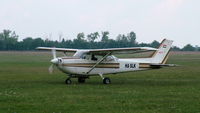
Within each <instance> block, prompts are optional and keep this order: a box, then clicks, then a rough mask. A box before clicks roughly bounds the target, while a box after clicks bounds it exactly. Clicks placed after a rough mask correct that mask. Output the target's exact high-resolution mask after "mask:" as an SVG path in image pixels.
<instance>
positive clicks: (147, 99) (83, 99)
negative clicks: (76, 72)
mask: <svg viewBox="0 0 200 113" xmlns="http://www.w3.org/2000/svg"><path fill="white" fill-rule="evenodd" d="M51 58H52V56H51V53H50V52H0V113H94V112H97V113H105V112H106V113H133V112H139V113H145V112H146V113H155V112H157V113H172V112H174V113H196V112H200V53H198V52H172V53H171V55H170V58H169V61H168V63H172V64H178V65H181V66H180V67H172V68H162V69H159V70H149V71H138V72H129V73H121V74H116V75H106V76H108V77H110V78H111V81H112V83H111V84H109V85H104V84H102V80H101V78H100V77H99V76H95V77H91V78H90V79H87V80H86V83H85V84H79V83H78V82H77V79H72V82H73V83H72V84H71V85H66V84H65V83H64V81H65V79H66V78H67V76H66V75H65V74H64V73H62V72H60V71H58V70H57V69H55V71H54V73H53V74H52V75H49V73H48V67H49V66H50V65H51V64H50V62H49V61H50V59H51Z"/></svg>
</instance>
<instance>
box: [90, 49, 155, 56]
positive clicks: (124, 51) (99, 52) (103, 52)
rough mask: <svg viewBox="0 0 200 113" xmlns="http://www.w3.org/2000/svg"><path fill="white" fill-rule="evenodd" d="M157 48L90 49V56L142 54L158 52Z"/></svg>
mask: <svg viewBox="0 0 200 113" xmlns="http://www.w3.org/2000/svg"><path fill="white" fill-rule="evenodd" d="M157 50H158V49H156V48H151V47H131V48H109V49H90V50H89V51H88V54H94V55H106V54H107V53H110V54H130V53H142V52H148V51H157Z"/></svg>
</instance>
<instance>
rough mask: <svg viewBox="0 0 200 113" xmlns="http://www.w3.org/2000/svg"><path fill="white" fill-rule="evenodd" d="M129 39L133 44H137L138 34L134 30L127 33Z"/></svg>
mask: <svg viewBox="0 0 200 113" xmlns="http://www.w3.org/2000/svg"><path fill="white" fill-rule="evenodd" d="M127 38H128V41H129V42H130V44H131V45H133V46H135V44H136V34H135V33H134V32H133V31H132V32H130V33H128V35H127Z"/></svg>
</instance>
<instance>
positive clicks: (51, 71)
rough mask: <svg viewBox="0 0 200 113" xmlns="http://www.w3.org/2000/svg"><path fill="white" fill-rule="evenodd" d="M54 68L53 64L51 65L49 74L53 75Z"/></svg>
mask: <svg viewBox="0 0 200 113" xmlns="http://www.w3.org/2000/svg"><path fill="white" fill-rule="evenodd" d="M53 68H54V65H53V64H51V65H50V66H49V74H52V73H53Z"/></svg>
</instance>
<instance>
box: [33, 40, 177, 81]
mask: <svg viewBox="0 0 200 113" xmlns="http://www.w3.org/2000/svg"><path fill="white" fill-rule="evenodd" d="M172 42H173V41H171V40H167V39H164V40H163V41H162V43H161V44H160V46H159V48H158V49H156V48H151V47H131V48H110V49H67V48H50V47H37V48H36V49H39V50H51V51H52V55H53V59H52V60H51V63H52V65H51V66H50V67H49V72H50V73H52V71H53V66H54V65H55V66H56V67H57V68H58V69H59V70H61V71H62V72H64V73H66V74H68V75H69V77H68V78H67V79H66V81H65V83H66V84H71V83H72V81H71V78H78V82H79V83H84V82H85V79H87V78H89V77H90V76H94V75H99V76H100V77H101V78H102V79H103V83H104V84H110V83H111V80H110V78H108V77H103V75H105V74H116V73H121V72H130V71H140V70H149V69H160V68H161V67H165V66H175V65H174V64H165V63H166V61H167V59H168V56H169V51H170V48H171V46H172ZM56 51H61V52H64V54H66V52H73V53H74V55H73V56H72V57H67V56H64V57H56ZM149 51H153V54H152V55H151V56H150V57H148V58H117V57H115V56H114V55H113V54H135V53H143V52H149Z"/></svg>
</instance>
